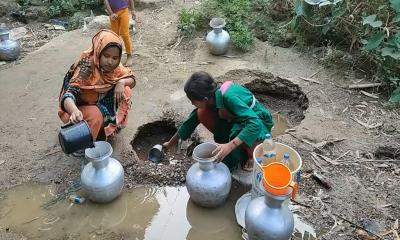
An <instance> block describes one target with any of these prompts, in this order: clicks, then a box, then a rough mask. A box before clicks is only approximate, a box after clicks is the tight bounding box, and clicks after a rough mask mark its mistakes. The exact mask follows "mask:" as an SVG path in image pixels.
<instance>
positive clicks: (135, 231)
mask: <svg viewBox="0 0 400 240" xmlns="http://www.w3.org/2000/svg"><path fill="white" fill-rule="evenodd" d="M245 192H246V189H244V188H243V187H240V186H238V185H236V184H234V185H233V186H232V190H231V193H230V195H229V198H228V200H227V202H226V203H225V204H224V205H223V206H221V207H219V208H216V209H205V208H201V207H198V206H196V205H195V204H193V202H192V201H190V200H189V194H188V192H187V190H186V187H161V188H158V187H147V188H136V189H134V190H133V191H124V192H123V194H122V195H121V196H120V197H119V198H117V199H116V200H115V201H113V202H112V203H109V204H95V203H92V202H90V201H86V202H84V203H83V204H81V205H77V204H73V203H70V202H69V201H67V200H64V201H61V202H59V203H57V204H56V205H54V206H52V207H51V208H49V209H43V208H42V207H41V205H42V204H43V203H45V202H47V201H48V200H50V199H51V198H52V197H54V189H53V188H52V187H51V186H43V185H24V186H19V187H16V188H14V189H11V190H9V191H7V192H4V195H3V196H4V197H0V229H4V228H10V229H11V230H12V231H14V232H18V233H22V234H24V235H25V236H29V239H134V240H139V239H146V240H159V239H174V240H184V239H188V240H203V239H241V229H240V227H239V225H238V224H237V223H236V218H235V213H234V207H235V203H236V200H237V199H238V198H239V197H240V196H241V195H243V194H244V193H245ZM296 219H297V220H296ZM295 228H296V230H297V232H299V234H300V235H301V238H295V239H308V238H307V236H308V234H307V233H306V232H308V233H310V234H309V235H313V236H315V232H314V230H313V229H312V227H310V226H308V225H306V224H304V223H302V222H301V221H300V220H299V219H298V217H297V216H296V215H295ZM304 234H305V235H304Z"/></svg>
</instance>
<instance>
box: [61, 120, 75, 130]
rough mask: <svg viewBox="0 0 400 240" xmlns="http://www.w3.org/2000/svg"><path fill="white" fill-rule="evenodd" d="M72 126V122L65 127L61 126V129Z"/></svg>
mask: <svg viewBox="0 0 400 240" xmlns="http://www.w3.org/2000/svg"><path fill="white" fill-rule="evenodd" d="M72 125H74V123H72V122H69V123H67V124H65V125H63V126H61V129H64V128H67V127H70V126H72Z"/></svg>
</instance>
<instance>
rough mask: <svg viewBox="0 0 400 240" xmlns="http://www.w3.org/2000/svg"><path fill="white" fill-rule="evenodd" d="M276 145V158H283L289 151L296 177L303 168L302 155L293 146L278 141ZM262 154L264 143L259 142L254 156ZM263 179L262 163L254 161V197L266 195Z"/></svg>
mask: <svg viewBox="0 0 400 240" xmlns="http://www.w3.org/2000/svg"><path fill="white" fill-rule="evenodd" d="M275 146H276V154H277V158H276V159H282V158H283V155H284V153H289V155H290V159H289V165H288V168H289V169H290V172H291V174H292V178H293V179H295V178H296V175H297V172H298V171H299V170H300V169H301V166H302V164H303V161H302V159H301V156H300V155H299V153H298V152H296V150H294V149H293V148H291V147H289V146H287V145H285V144H283V143H278V142H276V143H275ZM261 156H263V150H262V144H259V145H258V146H257V147H256V148H255V149H254V152H253V158H254V159H257V158H259V157H261ZM271 162H277V160H275V161H271ZM271 162H269V163H271ZM279 162H280V161H279ZM262 179H263V169H262V165H261V164H260V163H258V162H257V161H254V167H253V176H252V188H251V197H252V198H256V197H260V196H264V193H263V191H264V190H262V189H261V187H260V185H261V181H262Z"/></svg>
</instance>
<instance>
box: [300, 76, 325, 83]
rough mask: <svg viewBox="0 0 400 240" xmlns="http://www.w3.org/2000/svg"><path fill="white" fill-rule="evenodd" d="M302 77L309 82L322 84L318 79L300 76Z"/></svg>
mask: <svg viewBox="0 0 400 240" xmlns="http://www.w3.org/2000/svg"><path fill="white" fill-rule="evenodd" d="M300 79H302V80H304V81H307V82H312V83H316V84H322V83H321V82H318V81H317V80H314V79H311V78H305V77H300Z"/></svg>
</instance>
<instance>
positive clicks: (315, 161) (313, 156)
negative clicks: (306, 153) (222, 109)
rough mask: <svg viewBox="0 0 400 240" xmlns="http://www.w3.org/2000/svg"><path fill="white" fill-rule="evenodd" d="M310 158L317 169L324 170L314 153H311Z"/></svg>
mask: <svg viewBox="0 0 400 240" xmlns="http://www.w3.org/2000/svg"><path fill="white" fill-rule="evenodd" d="M311 159H312V160H313V161H314V163H315V165H316V166H317V167H318V168H319V169H321V171H323V172H326V171H325V169H324V168H323V167H322V165H321V163H320V162H319V160H318V159H319V158H318V157H317V156H316V155H315V154H313V153H311Z"/></svg>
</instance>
